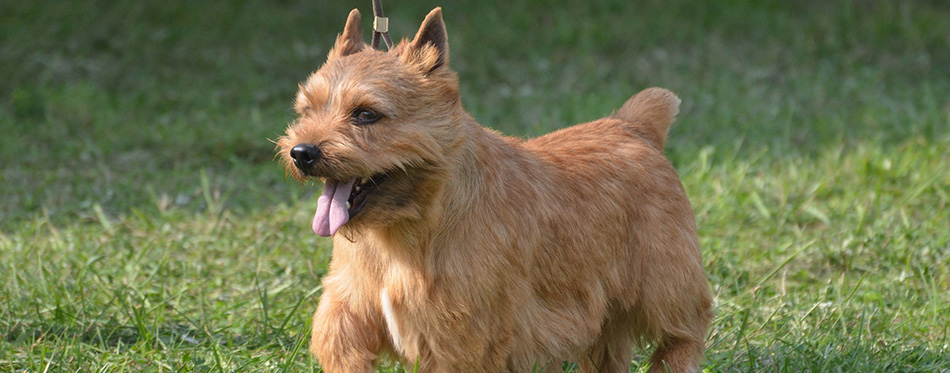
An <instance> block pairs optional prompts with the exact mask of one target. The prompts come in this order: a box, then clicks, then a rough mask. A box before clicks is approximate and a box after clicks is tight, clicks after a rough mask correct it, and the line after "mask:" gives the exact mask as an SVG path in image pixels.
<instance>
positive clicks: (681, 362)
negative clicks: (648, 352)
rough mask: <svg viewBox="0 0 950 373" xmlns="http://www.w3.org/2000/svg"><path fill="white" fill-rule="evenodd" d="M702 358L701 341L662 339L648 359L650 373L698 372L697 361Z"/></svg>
mask: <svg viewBox="0 0 950 373" xmlns="http://www.w3.org/2000/svg"><path fill="white" fill-rule="evenodd" d="M702 356H703V342H702V340H700V341H695V340H688V339H681V338H664V339H663V341H662V342H660V345H659V346H657V348H656V352H654V353H653V357H651V358H650V372H651V373H659V372H672V373H687V372H699V360H700V359H701V358H702Z"/></svg>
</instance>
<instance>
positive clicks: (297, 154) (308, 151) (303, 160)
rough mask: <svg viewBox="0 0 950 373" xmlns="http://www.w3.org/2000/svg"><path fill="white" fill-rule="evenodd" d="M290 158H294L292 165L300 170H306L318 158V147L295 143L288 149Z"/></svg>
mask: <svg viewBox="0 0 950 373" xmlns="http://www.w3.org/2000/svg"><path fill="white" fill-rule="evenodd" d="M290 158H293V159H294V166H297V168H299V169H300V170H301V171H308V170H310V168H312V167H313V163H314V162H316V161H317V159H320V148H318V147H316V146H315V145H311V144H297V146H294V147H293V149H290Z"/></svg>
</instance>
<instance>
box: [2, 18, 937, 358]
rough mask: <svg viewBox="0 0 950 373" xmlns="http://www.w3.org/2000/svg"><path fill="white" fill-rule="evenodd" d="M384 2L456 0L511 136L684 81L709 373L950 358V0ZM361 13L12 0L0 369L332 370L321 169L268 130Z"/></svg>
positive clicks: (490, 120)
mask: <svg viewBox="0 0 950 373" xmlns="http://www.w3.org/2000/svg"><path fill="white" fill-rule="evenodd" d="M385 5H386V11H387V13H388V15H389V16H390V17H391V19H392V24H391V28H392V29H393V33H394V35H395V36H397V37H399V36H403V35H411V34H412V33H413V32H414V31H415V27H417V26H418V23H419V22H420V21H421V19H422V17H423V16H424V15H425V13H426V12H427V11H428V10H429V9H430V8H432V7H434V6H437V5H441V6H443V7H444V11H445V15H446V22H447V24H448V27H449V35H450V43H451V47H452V52H451V53H452V55H451V58H452V60H451V65H452V66H453V68H454V69H456V70H457V71H458V72H459V75H460V77H461V84H462V91H463V94H462V95H463V96H462V97H463V101H464V104H465V106H466V107H467V108H468V109H469V111H470V112H472V114H473V115H474V116H475V117H476V118H477V119H478V120H479V121H480V122H481V123H483V124H485V125H487V126H490V127H493V128H496V129H499V130H501V131H503V132H506V133H510V134H515V135H522V136H534V135H538V134H541V133H545V132H548V131H550V130H552V129H555V128H560V127H563V126H566V125H569V124H571V123H576V122H581V121H587V120H591V119H594V118H598V117H600V116H603V115H605V114H607V113H609V112H610V111H611V110H613V109H615V108H616V107H618V106H619V105H620V104H621V103H622V102H623V101H624V100H625V99H626V98H628V97H629V96H630V95H632V94H633V93H635V92H636V91H637V90H639V89H642V88H645V87H648V86H654V85H656V86H663V87H667V88H670V89H672V90H674V91H675V92H677V93H678V94H679V95H680V97H681V98H682V99H683V102H684V104H683V107H682V112H681V114H680V117H679V120H678V123H677V124H676V125H675V126H674V128H673V129H672V133H671V135H670V144H669V146H668V149H667V154H668V155H669V157H670V158H671V160H672V161H673V163H674V164H675V165H676V166H677V169H678V171H679V173H680V175H681V177H682V179H683V182H684V185H685V186H686V189H687V192H688V194H689V195H690V198H691V200H692V201H693V207H694V210H695V211H696V216H697V220H698V223H699V226H700V239H701V243H702V247H703V251H704V259H705V263H706V268H707V271H708V273H709V279H710V282H711V286H712V287H713V291H714V293H715V295H716V315H717V316H716V319H715V322H714V325H713V327H712V328H711V330H710V334H709V338H708V340H707V341H708V342H707V343H708V347H709V348H708V352H707V361H706V363H705V365H704V366H705V369H707V370H708V371H717V372H718V371H782V372H784V371H792V372H798V371H845V372H848V371H887V372H891V371H915V372H916V371H933V372H946V371H948V370H950V337H948V336H950V318H948V317H947V316H946V315H948V314H950V291H948V290H950V264H948V263H950V167H947V165H948V160H950V150H948V149H950V101H948V100H947V97H950V68H948V67H947V66H950V38H948V36H947V35H950V21H948V20H950V6H948V5H947V4H945V3H943V2H939V1H913V2H911V1H859V0H854V1H830V2H823V1H804V2H796V3H791V2H766V1H752V0H729V1H724V2H708V3H707V2H690V1H670V2H666V1H645V2H637V3H633V2H629V3H628V2H626V1H598V2H592V3H589V4H583V5H582V4H581V3H580V2H578V3H568V4H560V5H557V6H551V5H549V4H547V3H545V2H541V1H523V2H494V1H458V2H445V3H441V4H440V3H438V2H421V1H420V2H390V3H386V4H385ZM353 7H360V8H361V10H362V11H363V13H364V14H369V2H368V1H367V2H365V3H364V2H362V1H360V2H356V3H349V4H340V3H339V2H332V3H329V4H326V3H324V2H316V1H309V2H296V1H283V2H274V3H272V4H264V3H244V2H233V3H229V2H220V1H215V2H199V3H194V2H179V1H172V2H149V1H146V2H123V3H114V2H105V1H99V2H96V1H90V2H67V3H61V2H47V1H36V2H13V3H5V5H3V9H4V10H3V11H2V12H0V81H2V82H3V83H2V84H0V132H2V133H3V134H4V135H3V136H0V200H2V203H0V370H2V371H17V372H19V371H47V370H50V371H76V370H81V371H140V370H147V371H319V367H318V366H317V364H316V362H314V361H313V359H311V358H309V357H308V356H307V353H306V345H307V338H308V324H309V316H310V313H311V312H312V311H313V309H314V308H315V302H316V300H317V299H318V297H319V294H320V286H319V284H320V277H321V275H322V274H323V273H324V272H325V268H326V263H327V261H328V259H329V256H330V252H331V248H330V245H329V242H328V241H327V240H325V239H322V238H319V237H316V236H315V235H313V234H312V233H311V232H310V230H309V219H310V215H311V214H312V209H313V206H314V200H315V195H314V194H315V192H316V191H317V189H318V187H317V186H313V185H304V186H300V185H296V184H295V183H293V182H291V181H287V180H285V179H284V176H283V172H282V171H281V170H280V168H279V167H278V165H277V164H276V163H275V162H273V161H272V158H273V154H274V153H273V144H271V143H270V142H269V141H268V139H274V138H276V137H277V136H279V135H280V133H281V132H282V131H283V128H284V126H285V125H286V123H288V122H289V121H290V120H291V119H292V114H291V110H290V103H291V101H292V99H293V94H294V90H295V89H296V84H297V83H298V82H300V81H301V80H303V79H304V78H305V77H306V76H307V75H308V74H309V73H310V72H311V71H312V70H314V69H316V68H318V67H319V65H320V64H321V63H322V61H323V59H324V56H325V54H326V52H327V50H328V49H329V47H330V46H331V43H332V41H333V37H334V35H335V34H336V33H338V32H339V31H340V29H341V28H342V23H343V21H344V19H345V15H346V13H347V11H348V10H349V9H351V8H353ZM368 27H369V26H368V22H367V24H366V25H364V31H365V30H367V29H368ZM647 353H648V352H641V353H639V354H638V355H637V356H638V359H637V361H635V362H634V365H632V366H631V369H632V370H639V369H643V368H644V367H643V366H642V365H640V364H641V362H643V361H644V360H645V357H646V356H647ZM563 367H565V369H568V370H569V369H570V366H569V365H564V366H563ZM549 369H550V368H549ZM385 370H396V371H400V370H402V368H401V367H399V366H390V367H387V368H385ZM407 370H409V371H411V370H412V369H407Z"/></svg>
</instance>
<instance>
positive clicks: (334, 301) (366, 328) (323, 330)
mask: <svg viewBox="0 0 950 373" xmlns="http://www.w3.org/2000/svg"><path fill="white" fill-rule="evenodd" d="M360 309H361V308H360V307H354V305H350V304H346V303H344V302H343V301H341V300H340V299H338V298H337V297H336V296H335V295H334V294H333V293H332V292H325V293H324V294H323V296H322V297H320V305H319V306H318V307H317V312H316V313H314V315H313V330H312V334H311V339H310V352H311V353H312V354H313V355H314V356H316V358H317V360H319V361H320V365H321V366H322V367H323V369H324V371H326V372H330V373H336V372H346V373H349V372H371V371H372V370H373V364H374V363H375V361H376V357H377V355H378V354H379V351H380V348H381V343H382V334H381V329H380V328H379V326H380V325H379V322H378V318H376V317H373V315H371V314H368V311H366V310H367V309H371V308H368V307H362V310H364V311H363V312H359V311H358V310H360Z"/></svg>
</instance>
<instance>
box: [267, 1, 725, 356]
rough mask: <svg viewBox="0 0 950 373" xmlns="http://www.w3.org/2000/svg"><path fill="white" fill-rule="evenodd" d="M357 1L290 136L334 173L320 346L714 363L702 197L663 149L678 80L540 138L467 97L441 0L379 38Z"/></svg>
mask: <svg viewBox="0 0 950 373" xmlns="http://www.w3.org/2000/svg"><path fill="white" fill-rule="evenodd" d="M359 23H360V14H359V12H358V11H357V10H355V9H354V10H353V11H352V12H350V14H349V18H348V19H347V22H346V26H345V27H344V30H343V33H342V34H341V35H339V36H338V37H337V39H336V44H335V46H334V47H333V49H332V50H331V51H330V53H329V56H328V57H327V61H326V63H325V64H324V65H323V66H322V67H321V68H320V69H319V70H318V71H317V72H315V73H314V74H312V75H311V76H310V77H309V78H308V79H307V81H306V82H305V83H303V84H302V85H300V91H299V93H298V95H297V98H296V104H295V109H296V111H297V113H298V114H299V116H298V118H297V119H296V120H295V121H294V122H293V123H291V124H290V126H289V127H288V129H287V133H286V135H285V136H282V137H281V138H280V139H279V140H278V142H277V143H278V144H277V145H278V151H279V155H280V157H281V158H282V161H283V162H284V163H285V166H286V168H287V171H288V173H289V174H290V175H292V176H293V177H294V178H296V179H299V180H301V181H305V180H309V179H317V178H319V179H322V180H323V182H324V187H323V194H322V195H321V196H320V197H319V199H318V202H317V209H316V214H315V216H314V219H313V230H314V231H315V232H316V233H317V234H319V235H321V236H333V255H332V259H331V261H330V268H329V273H328V274H327V275H326V276H325V277H324V278H323V294H322V296H321V298H320V302H319V306H318V307H317V311H316V313H315V314H314V316H313V334H312V339H311V345H310V351H311V352H312V353H313V354H314V355H315V356H316V358H317V359H318V360H319V362H320V364H321V365H322V366H323V368H324V369H325V370H326V371H327V372H369V371H371V370H372V369H373V366H374V364H376V362H377V360H378V359H379V357H380V355H381V354H388V355H389V356H394V357H395V358H397V359H399V360H400V361H402V362H403V363H405V364H407V365H409V366H414V367H416V368H417V369H418V370H419V371H421V372H500V371H508V372H526V371H531V370H543V368H544V367H545V366H549V364H552V365H553V366H555V367H557V368H555V369H559V368H560V365H561V363H562V362H563V361H572V362H575V363H576V364H577V365H578V366H579V368H580V369H581V370H582V371H584V372H621V371H624V372H625V371H628V370H629V369H630V363H631V359H632V354H633V348H634V347H635V346H642V345H644V344H646V343H648V344H650V345H652V346H654V347H655V352H654V353H653V356H652V358H651V361H650V364H651V365H650V366H651V371H675V372H683V371H696V370H698V368H699V360H700V359H701V358H702V355H703V350H704V336H705V334H706V330H707V327H708V324H709V321H710V318H711V315H712V311H711V296H710V292H709V285H708V282H707V280H706V275H705V273H704V271H703V263H702V258H701V255H700V249H699V243H698V238H697V234H696V224H695V221H694V217H693V211H692V208H691V207H690V204H689V201H688V199H687V197H686V193H685V191H684V189H683V186H682V184H681V183H680V180H679V178H678V177H677V175H676V171H675V170H674V169H673V167H672V165H671V164H670V162H669V161H668V160H667V159H666V158H665V157H664V155H663V146H664V143H665V142H666V137H667V131H668V129H669V126H670V124H671V123H672V122H673V120H674V118H675V116H676V114H677V113H678V110H679V109H678V108H679V103H680V100H679V98H677V97H676V95H674V94H673V93H672V92H670V91H667V90H664V89H660V88H650V89H647V90H644V91H642V92H640V93H638V94H637V95H635V96H633V97H632V98H630V99H629V100H628V101H627V102H626V103H625V104H624V105H623V106H622V107H621V108H620V109H619V110H618V111H617V112H616V113H614V114H612V115H610V116H609V117H606V118H603V119H599V120H596V121H593V122H589V123H585V124H580V125H576V126H574V127H570V128H565V129H562V130H559V131H556V132H553V133H551V134H548V135H545V136H541V137H538V138H534V139H530V140H522V139H518V138H511V137H504V136H502V135H500V134H499V133H497V132H494V131H492V130H489V129H486V128H484V127H482V126H480V125H479V124H478V123H476V121H475V120H474V119H473V118H472V117H471V115H469V114H468V113H467V112H466V111H465V110H464V109H463V108H462V105H461V100H460V95H459V85H458V77H457V76H456V74H455V73H454V72H453V71H452V70H450V69H449V46H448V37H447V34H446V29H445V25H444V23H443V20H442V11H441V9H440V8H436V9H434V10H433V11H432V12H430V13H429V14H428V16H426V18H425V21H423V23H422V26H421V27H420V28H419V31H418V32H417V33H416V35H415V37H414V38H413V39H412V40H403V41H402V42H401V43H399V44H398V45H397V46H395V47H394V48H393V49H392V50H390V51H388V52H383V51H378V50H375V49H372V48H369V47H368V46H367V45H366V44H364V42H363V38H362V34H361V32H360V29H359Z"/></svg>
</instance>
